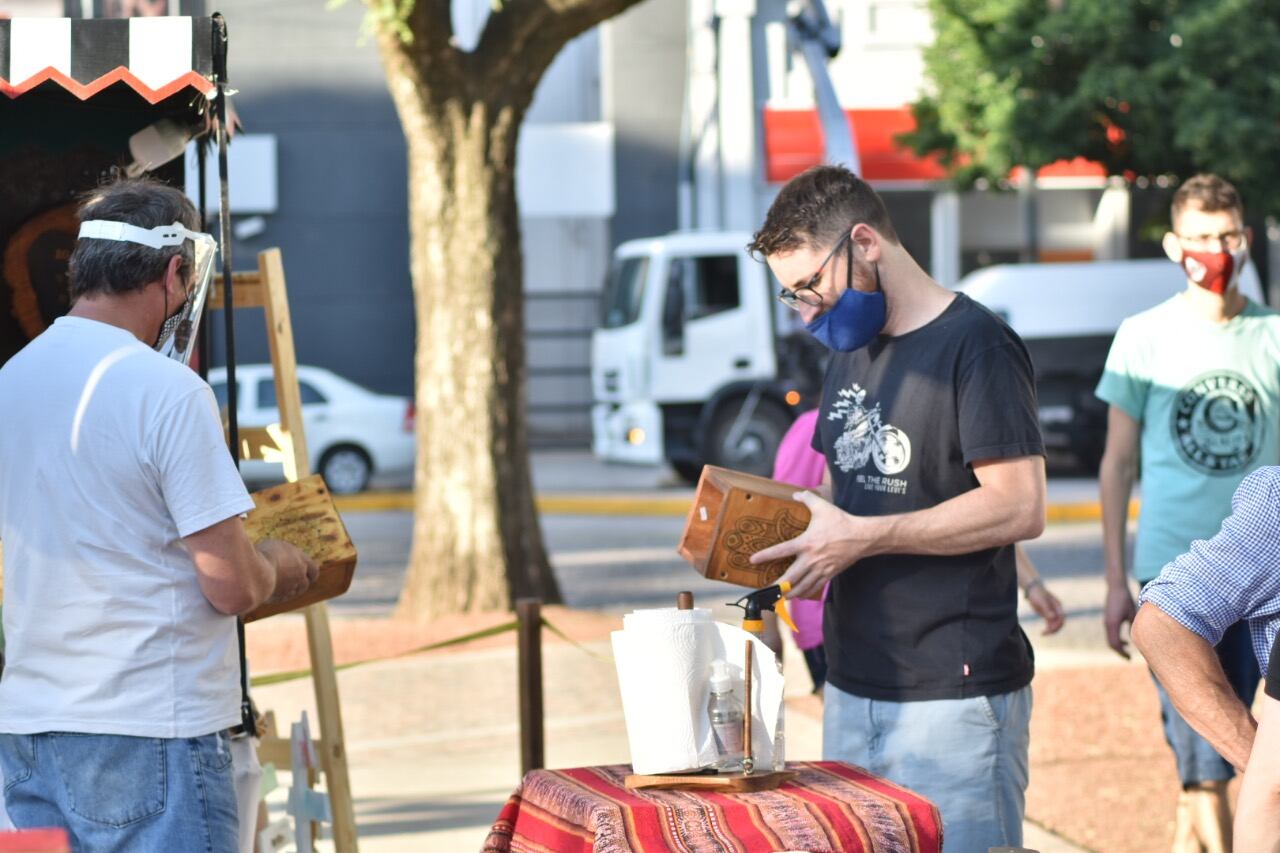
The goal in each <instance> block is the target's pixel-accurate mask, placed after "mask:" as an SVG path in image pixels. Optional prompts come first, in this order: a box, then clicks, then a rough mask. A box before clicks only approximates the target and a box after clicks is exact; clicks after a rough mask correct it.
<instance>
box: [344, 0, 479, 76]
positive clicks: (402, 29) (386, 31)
mask: <svg viewBox="0 0 1280 853" xmlns="http://www.w3.org/2000/svg"><path fill="white" fill-rule="evenodd" d="M364 3H365V6H366V7H367V8H368V10H369V11H368V14H369V21H368V22H367V26H369V27H370V28H371V29H372V30H373V31H374V32H375V33H376V34H377V36H378V39H379V42H380V43H381V45H382V49H383V51H384V53H385V52H387V51H390V52H393V53H397V54H399V55H401V56H402V57H404V59H405V60H406V61H407V65H408V66H409V68H410V69H412V74H413V76H414V82H415V84H416V85H418V86H419V87H420V88H422V89H424V90H426V89H427V88H428V87H429V86H430V85H431V84H433V83H434V84H436V85H439V82H440V81H441V80H444V81H447V82H448V83H449V84H450V85H451V86H452V85H454V84H458V83H460V82H461V78H462V68H461V62H460V59H461V52H460V51H459V50H458V49H457V47H456V46H455V45H454V32H453V16H452V13H451V6H450V0H364Z"/></svg>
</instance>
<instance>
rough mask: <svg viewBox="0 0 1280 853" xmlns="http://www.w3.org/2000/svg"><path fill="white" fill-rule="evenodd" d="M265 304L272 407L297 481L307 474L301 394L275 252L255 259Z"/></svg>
mask: <svg viewBox="0 0 1280 853" xmlns="http://www.w3.org/2000/svg"><path fill="white" fill-rule="evenodd" d="M258 269H259V271H260V275H261V277H262V282H263V285H264V287H263V290H264V294H265V296H266V300H265V302H264V304H263V306H262V307H263V310H264V311H265V312H266V315H267V344H268V345H269V346H270V347H271V364H272V366H273V369H274V372H275V377H276V405H277V407H278V408H279V410H280V426H282V427H284V431H285V432H287V433H289V435H290V436H291V437H292V438H293V459H294V468H295V470H296V471H297V476H298V479H302V478H303V477H306V476H307V475H309V474H310V473H311V462H310V457H309V456H308V455H307V436H306V432H305V431H304V430H303V426H302V392H301V391H299V390H298V354H297V352H296V350H295V349H294V346H293V323H292V321H291V320H290V318H289V299H288V297H287V296H286V295H285V284H284V261H283V259H282V257H281V255H280V250H279V249H268V250H267V251H265V252H262V253H261V254H259V255H258Z"/></svg>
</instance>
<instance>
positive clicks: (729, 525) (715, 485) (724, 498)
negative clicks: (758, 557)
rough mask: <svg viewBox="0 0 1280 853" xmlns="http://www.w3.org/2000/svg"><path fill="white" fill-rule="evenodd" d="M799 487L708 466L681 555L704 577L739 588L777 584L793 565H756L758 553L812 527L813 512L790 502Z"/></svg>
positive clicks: (783, 562)
mask: <svg viewBox="0 0 1280 853" xmlns="http://www.w3.org/2000/svg"><path fill="white" fill-rule="evenodd" d="M798 491H804V490H803V489H802V488H801V487H800V486H793V485H791V484H789V483H780V482H778V481H777V480H770V479H769V478H767V477H757V476H755V475H753V474H743V473H741V472H739V471H730V470H728V469H726V468H717V467H715V466H714V465H707V466H706V467H704V468H703V469H702V476H701V478H699V480H698V492H697V494H695V495H694V497H693V506H692V507H690V509H689V519H688V521H686V522H685V526H684V536H683V537H681V539H680V547H679V549H678V550H679V552H680V556H682V557H684V558H685V559H686V560H688V561H689V562H690V563H692V564H693V567H694V568H695V569H697V570H698V572H699V573H700V574H702V575H703V576H704V577H708V578H712V579H713V580H721V581H726V582H728V583H734V584H739V585H740V586H751V587H764V586H769V585H770V584H772V583H774V582H775V581H777V579H778V578H780V577H782V573H783V572H785V571H786V570H787V567H788V566H790V565H791V562H792V559H793V558H791V557H788V558H786V559H783V560H774V561H772V562H770V563H763V564H761V565H758V566H757V565H753V564H752V563H751V555H752V554H754V553H755V552H757V551H761V550H763V549H765V548H768V547H769V546H770V545H776V544H777V543H779V542H785V541H787V540H788V539H794V538H795V537H797V536H799V535H800V534H801V533H804V531H805V528H807V527H808V526H809V508H808V507H807V506H805V505H804V504H802V503H800V502H799V501H797V500H795V499H794V498H792V497H791V496H792V495H794V494H795V493H796V492H798Z"/></svg>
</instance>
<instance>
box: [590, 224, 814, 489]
mask: <svg viewBox="0 0 1280 853" xmlns="http://www.w3.org/2000/svg"><path fill="white" fill-rule="evenodd" d="M750 240H751V235H750V234H748V233H746V232H736V231H728V232H677V233H673V234H669V235H667V236H664V237H658V238H653V239H646V240H634V241H631V242H628V243H624V244H622V245H621V246H619V247H618V250H617V251H616V253H615V255H614V261H613V266H612V269H611V271H610V273H609V278H608V281H607V283H606V285H605V292H604V299H603V314H602V316H601V322H600V327H599V328H598V329H597V330H596V332H595V333H594V335H593V336H592V342H591V345H592V352H591V365H592V367H591V372H592V389H593V393H594V401H595V402H594V406H593V409H592V428H593V429H592V431H593V450H594V452H595V454H596V455H597V456H598V457H600V458H602V459H605V460H609V461H615V462H631V463H638V464H657V463H660V462H663V461H666V462H669V463H670V464H671V466H672V467H673V468H674V469H675V470H676V472H677V473H678V474H679V475H680V476H681V477H683V478H685V479H687V480H690V481H693V480H696V478H697V476H698V473H699V472H700V471H701V468H702V465H703V464H704V463H710V464H716V465H722V466H725V467H730V468H734V469H736V470H740V471H748V472H752V473H761V474H768V473H769V472H770V470H771V467H772V464H773V456H774V453H775V452H776V450H777V446H778V443H779V442H780V441H781V439H782V436H783V434H784V433H785V432H786V430H787V427H788V426H790V424H791V421H792V420H793V419H794V417H795V414H796V413H797V412H798V411H799V408H798V407H799V406H800V405H802V404H803V403H805V402H810V403H811V402H812V394H813V392H814V391H815V390H816V389H817V387H818V385H819V384H820V382H821V365H820V364H818V363H817V362H816V361H813V360H812V359H810V364H809V369H808V370H806V369H805V367H804V365H803V364H802V363H801V362H803V361H804V359H803V358H799V357H797V355H796V353H795V352H794V350H796V349H798V348H801V347H803V348H804V349H805V350H806V351H807V352H808V353H809V354H811V355H816V353H814V352H813V347H812V345H808V344H807V343H804V342H800V341H799V339H797V338H795V337H794V333H796V332H799V333H800V335H801V336H804V332H803V329H802V328H801V327H800V326H799V324H798V322H797V319H798V318H797V317H795V316H793V315H794V312H791V311H788V310H787V309H786V308H784V307H783V306H781V305H780V304H779V303H778V302H777V301H776V300H775V298H774V295H775V290H776V287H777V285H776V284H775V283H774V282H773V279H772V276H771V274H770V273H769V270H768V267H766V266H765V265H764V264H763V263H760V262H757V261H755V260H753V259H751V258H750V257H749V256H748V255H747V253H746V250H745V247H746V245H747V244H748V243H749V242H750ZM788 341H795V342H796V344H797V345H796V346H789V345H788V343H787V342H788ZM780 367H781V368H782V369H781V370H780ZM806 373H809V374H811V375H806Z"/></svg>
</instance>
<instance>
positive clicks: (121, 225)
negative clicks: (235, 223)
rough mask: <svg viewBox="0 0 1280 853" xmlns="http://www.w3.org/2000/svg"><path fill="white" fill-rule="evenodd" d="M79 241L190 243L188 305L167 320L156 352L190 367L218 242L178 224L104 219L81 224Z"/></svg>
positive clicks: (159, 244)
mask: <svg viewBox="0 0 1280 853" xmlns="http://www.w3.org/2000/svg"><path fill="white" fill-rule="evenodd" d="M80 237H81V239H83V238H86V237H90V238H94V239H98V240H120V241H123V242H126V243H138V244H140V245H143V246H150V247H151V248H153V249H163V248H166V247H169V246H181V245H182V243H183V241H184V240H190V241H191V243H192V245H193V247H194V252H193V255H194V257H193V258H192V261H191V274H190V278H189V280H188V283H187V298H186V301H185V302H183V304H182V307H181V308H180V309H179V310H178V311H177V312H176V313H174V314H172V315H170V316H169V317H167V318H165V321H164V325H163V326H161V328H160V335H159V337H157V339H156V343H155V348H156V350H157V351H158V352H159V353H160V354H161V355H164V356H166V357H168V358H171V359H173V360H174V361H179V362H182V363H183V364H189V363H190V362H191V355H192V353H193V352H194V351H195V343H196V331H197V330H198V329H199V328H200V320H201V318H202V317H203V316H204V306H205V303H206V302H207V301H208V298H209V285H210V284H211V283H212V281H213V266H214V264H213V262H214V259H215V258H216V257H217V254H218V243H217V241H216V240H214V239H213V237H212V236H210V235H208V234H203V233H200V232H197V231H188V230H187V229H186V228H184V227H183V226H182V224H181V223H178V222H175V223H173V224H172V225H160V226H157V227H155V228H141V227H139V226H137V225H130V224H129V223H127V222H110V221H108V220H105V219H92V220H89V221H87V222H82V223H80Z"/></svg>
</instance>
